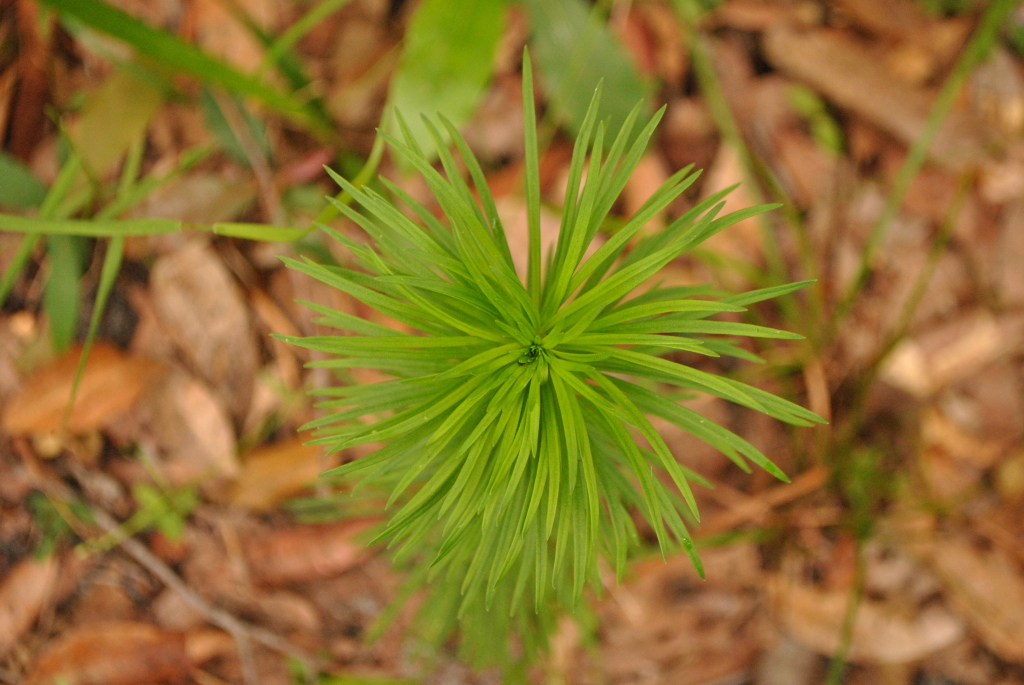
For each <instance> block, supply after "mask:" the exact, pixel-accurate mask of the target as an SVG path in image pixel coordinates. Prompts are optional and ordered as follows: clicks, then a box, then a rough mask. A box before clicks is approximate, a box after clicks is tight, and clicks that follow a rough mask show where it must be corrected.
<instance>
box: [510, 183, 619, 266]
mask: <svg viewBox="0 0 1024 685" xmlns="http://www.w3.org/2000/svg"><path fill="white" fill-rule="evenodd" d="M496 204H497V209H498V217H499V218H500V219H501V224H502V226H503V227H504V229H505V236H506V237H507V238H508V247H509V249H510V250H511V251H512V261H513V262H514V263H515V266H516V272H517V273H518V274H519V277H520V278H525V277H526V263H527V261H528V260H529V254H528V253H529V245H530V233H529V226H528V224H527V218H526V202H525V201H524V200H523V198H522V197H521V196H516V195H508V196H505V197H499V198H498V199H497V202H496ZM561 223H562V222H561V219H560V218H559V217H558V215H556V214H553V213H552V212H550V211H547V210H546V209H545V208H544V207H541V212H540V246H541V247H540V253H541V255H542V256H543V255H546V254H547V253H548V249H551V248H552V246H553V245H554V244H555V242H556V241H557V240H558V231H559V227H560V226H561ZM599 242H600V237H598V238H596V239H595V240H594V242H593V243H591V244H590V246H589V247H588V249H587V254H588V255H589V254H592V253H593V252H595V251H596V250H597V247H598V243H599Z"/></svg>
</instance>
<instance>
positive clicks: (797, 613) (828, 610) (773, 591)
mask: <svg viewBox="0 0 1024 685" xmlns="http://www.w3.org/2000/svg"><path fill="white" fill-rule="evenodd" d="M768 587H769V593H770V595H771V596H772V598H773V600H774V603H775V606H776V609H777V612H778V615H779V620H780V621H781V622H782V624H783V626H785V628H786V629H787V630H788V631H789V632H790V633H791V634H792V636H793V637H794V638H795V639H796V640H797V641H799V642H800V643H801V644H803V645H805V646H807V647H809V648H810V649H813V650H815V651H816V652H819V653H821V654H825V655H829V656H831V655H834V654H835V653H836V651H837V649H838V647H839V643H840V635H841V633H842V626H843V620H844V618H845V616H846V607H847V605H848V604H849V601H850V592H849V590H820V589H818V588H815V587H813V586H810V585H804V584H802V583H800V582H798V581H796V580H794V579H791V578H786V577H784V576H782V575H779V576H775V577H773V578H772V579H771V580H770V581H769V586H768ZM901 608H902V607H899V606H897V605H895V604H892V603H887V602H884V601H878V600H875V599H871V598H866V597H865V598H863V599H862V600H861V604H860V607H859V609H858V611H857V620H856V623H855V625H854V629H853V639H852V641H851V643H850V651H849V653H848V658H849V659H850V661H853V662H867V663H906V662H910V661H916V660H918V659H921V658H923V657H925V656H927V655H928V654H931V653H932V652H935V651H937V650H939V649H942V648H943V647H947V646H949V645H951V644H953V643H954V642H956V641H957V640H958V639H960V636H961V635H962V634H963V627H962V626H961V624H960V622H959V621H957V620H956V618H955V617H954V616H952V615H951V614H950V613H949V612H948V611H946V610H945V609H943V608H941V607H938V606H925V607H924V608H922V609H920V611H918V612H916V614H914V615H910V616H907V615H905V614H904V613H903V612H902V611H901Z"/></svg>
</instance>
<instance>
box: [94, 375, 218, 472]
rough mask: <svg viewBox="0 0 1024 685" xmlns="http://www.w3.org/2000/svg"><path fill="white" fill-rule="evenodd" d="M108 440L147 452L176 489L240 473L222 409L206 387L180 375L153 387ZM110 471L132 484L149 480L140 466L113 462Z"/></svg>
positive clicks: (115, 425) (113, 427)
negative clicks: (138, 447)
mask: <svg viewBox="0 0 1024 685" xmlns="http://www.w3.org/2000/svg"><path fill="white" fill-rule="evenodd" d="M108 435H109V436H110V437H111V439H112V440H113V441H114V442H115V443H116V444H119V445H132V444H137V445H143V446H145V447H147V448H148V449H149V450H150V451H151V452H152V454H153V456H154V457H155V458H156V459H157V461H156V464H157V466H158V467H159V469H160V471H161V473H162V474H163V475H164V477H165V478H167V480H168V481H169V482H170V483H171V484H172V485H186V484H192V483H196V482H199V481H202V480H205V479H210V478H218V477H233V476H234V475H235V474H237V472H238V461H237V458H236V456H235V442H236V441H235V430H234V428H233V426H232V425H231V417H230V416H228V413H227V410H226V409H225V408H224V403H223V402H222V400H221V399H220V398H219V397H217V395H215V394H214V393H213V391H212V390H210V388H209V387H207V385H206V384H205V383H203V382H201V381H199V380H198V379H195V378H192V377H191V376H189V375H188V374H186V373H184V372H182V371H174V372H172V373H169V374H167V376H166V377H165V378H164V379H163V380H162V381H161V382H160V383H159V384H156V385H154V386H153V387H152V389H151V391H150V392H148V393H146V395H145V396H144V398H143V400H142V401H141V402H140V403H139V406H138V408H137V409H136V411H134V412H132V413H131V414H130V415H129V416H127V417H126V418H125V419H124V420H123V421H119V422H116V423H112V424H111V426H110V428H109V429H108ZM110 468H111V469H113V470H114V471H115V472H117V473H118V475H119V477H121V478H122V479H125V480H129V481H132V482H135V481H139V480H144V481H148V480H150V478H151V477H150V475H149V474H148V473H147V471H146V469H145V467H144V466H143V464H142V462H140V461H138V460H130V461H128V460H115V461H113V462H111V464H110Z"/></svg>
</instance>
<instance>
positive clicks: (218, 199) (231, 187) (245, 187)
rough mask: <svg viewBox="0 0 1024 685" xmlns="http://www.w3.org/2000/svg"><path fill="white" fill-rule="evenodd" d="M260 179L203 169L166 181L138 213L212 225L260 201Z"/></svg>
mask: <svg viewBox="0 0 1024 685" xmlns="http://www.w3.org/2000/svg"><path fill="white" fill-rule="evenodd" d="M256 199H257V191H256V182H255V181H254V180H252V179H251V178H244V177H240V176H239V175H238V174H237V173H232V172H231V171H230V170H225V171H218V172H216V173H214V172H205V171H200V172H196V173H193V174H189V175H188V176H183V177H181V178H179V179H176V180H173V181H171V182H169V183H166V184H164V185H163V186H161V187H160V188H157V189H156V190H155V191H153V192H152V193H150V194H149V197H147V198H146V200H145V201H144V202H142V203H141V204H140V205H139V209H138V210H136V212H135V214H137V215H138V216H146V217H157V218H161V217H162V218H167V219H180V220H181V221H184V222H186V223H194V224H212V223H215V222H217V221H232V220H234V219H235V218H237V217H238V215H239V214H241V213H242V212H244V211H245V210H246V209H247V208H249V207H251V206H252V205H253V204H255V203H256Z"/></svg>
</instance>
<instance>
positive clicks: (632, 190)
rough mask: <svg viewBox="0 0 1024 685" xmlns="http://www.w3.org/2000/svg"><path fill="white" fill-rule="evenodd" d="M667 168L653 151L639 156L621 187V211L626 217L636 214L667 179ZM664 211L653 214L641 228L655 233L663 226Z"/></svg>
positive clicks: (659, 156)
mask: <svg viewBox="0 0 1024 685" xmlns="http://www.w3.org/2000/svg"><path fill="white" fill-rule="evenodd" d="M669 175H670V174H669V170H668V167H667V165H666V164H665V161H664V160H663V159H662V158H661V155H658V154H656V153H654V152H648V153H647V154H645V155H644V156H643V157H641V158H640V163H639V164H637V166H636V169H635V170H634V171H633V173H632V174H631V175H630V177H629V180H628V181H626V187H625V188H623V189H622V205H623V210H624V211H623V213H624V215H625V216H627V217H631V216H633V215H634V214H636V213H637V212H638V211H639V210H640V208H641V207H642V206H643V204H644V203H645V202H647V200H648V198H650V197H651V196H652V195H654V193H655V192H656V191H657V190H658V189H659V188H661V186H662V184H664V183H665V181H667V180H668V177H669ZM664 226H665V217H664V212H663V213H661V214H659V215H657V216H655V217H654V218H653V219H651V220H650V221H648V222H647V225H646V226H644V228H643V230H644V231H646V232H648V233H655V232H657V231H658V230H659V229H661V228H664Z"/></svg>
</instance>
